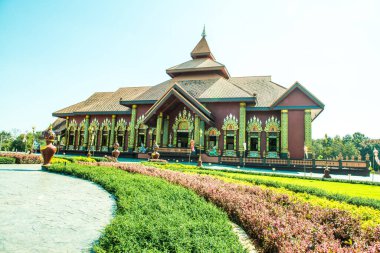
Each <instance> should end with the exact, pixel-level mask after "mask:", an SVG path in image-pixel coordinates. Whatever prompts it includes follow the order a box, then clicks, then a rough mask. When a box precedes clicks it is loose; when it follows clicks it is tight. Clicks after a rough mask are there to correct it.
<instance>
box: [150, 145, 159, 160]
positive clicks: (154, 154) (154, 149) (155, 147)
mask: <svg viewBox="0 0 380 253" xmlns="http://www.w3.org/2000/svg"><path fill="white" fill-rule="evenodd" d="M158 148H159V146H158V144H157V143H156V141H154V142H153V153H152V155H151V159H159V158H160V153H158V152H157V151H158Z"/></svg>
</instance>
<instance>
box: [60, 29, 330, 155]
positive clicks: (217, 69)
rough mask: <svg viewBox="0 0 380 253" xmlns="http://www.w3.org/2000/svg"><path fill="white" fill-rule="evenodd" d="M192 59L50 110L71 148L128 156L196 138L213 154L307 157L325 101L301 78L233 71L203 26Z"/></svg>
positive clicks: (179, 147)
mask: <svg viewBox="0 0 380 253" xmlns="http://www.w3.org/2000/svg"><path fill="white" fill-rule="evenodd" d="M190 55H191V59H190V60H189V61H187V62H184V63H181V64H178V65H175V66H174V67H171V68H168V69H167V70H166V73H167V74H168V75H169V76H170V79H169V80H166V81H164V82H161V83H159V84H157V85H154V86H138V87H123V88H120V89H118V90H116V91H114V92H96V93H94V94H93V95H91V96H90V97H89V98H88V99H86V100H84V101H82V102H79V103H77V104H74V105H71V106H69V107H66V108H64V109H61V110H58V111H56V112H54V113H53V116H56V117H59V118H60V119H58V120H57V121H56V123H55V128H56V131H58V132H59V133H60V143H61V145H63V148H64V149H65V150H66V152H86V151H88V150H91V151H95V152H99V153H109V152H111V151H112V149H113V145H114V143H116V142H117V143H118V144H119V145H120V148H119V149H120V151H121V152H122V155H123V154H124V155H125V156H131V155H134V156H136V155H137V154H138V153H145V152H147V151H149V149H150V148H151V147H152V145H153V143H154V142H156V143H157V144H158V145H159V146H160V149H162V150H163V152H164V153H177V154H180V153H181V152H182V151H183V150H186V151H185V152H184V153H186V152H187V151H188V150H189V145H190V142H191V141H192V140H193V141H194V143H195V149H196V152H199V151H200V152H202V153H204V154H207V155H208V156H210V157H213V156H215V157H242V156H245V157H251V158H263V157H266V158H289V157H290V158H292V159H302V158H303V157H304V152H305V148H304V147H305V146H306V147H310V146H311V142H312V135H311V133H312V121H313V120H314V119H315V118H316V117H317V116H318V115H319V114H320V113H321V112H322V111H323V109H324V104H323V103H322V102H321V101H320V100H319V99H317V98H316V97H315V96H314V95H313V94H312V93H311V92H309V91H308V90H307V89H306V88H305V87H304V86H302V85H301V84H300V83H298V82H296V83H294V84H293V85H292V86H291V87H289V88H285V87H283V86H281V85H279V84H276V83H274V82H273V81H272V80H271V77H270V76H245V77H232V76H230V74H229V72H228V70H227V68H226V66H225V65H223V64H222V63H220V62H218V61H216V59H215V57H214V55H213V54H212V52H211V50H210V48H209V45H208V43H207V41H206V34H205V33H204V32H203V34H202V38H201V40H200V41H199V42H198V44H197V45H196V46H195V48H194V49H193V50H192V51H191V54H190Z"/></svg>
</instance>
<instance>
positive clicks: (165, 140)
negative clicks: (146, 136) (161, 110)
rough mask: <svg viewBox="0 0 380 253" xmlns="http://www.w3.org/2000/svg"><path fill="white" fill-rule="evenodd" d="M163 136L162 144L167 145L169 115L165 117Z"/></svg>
mask: <svg viewBox="0 0 380 253" xmlns="http://www.w3.org/2000/svg"><path fill="white" fill-rule="evenodd" d="M162 138H163V140H162V146H163V147H167V146H168V142H169V115H167V116H166V118H165V119H164V135H163V137H162Z"/></svg>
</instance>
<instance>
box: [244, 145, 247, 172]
mask: <svg viewBox="0 0 380 253" xmlns="http://www.w3.org/2000/svg"><path fill="white" fill-rule="evenodd" d="M243 149H244V151H243V168H244V167H245V152H246V151H247V143H246V142H243Z"/></svg>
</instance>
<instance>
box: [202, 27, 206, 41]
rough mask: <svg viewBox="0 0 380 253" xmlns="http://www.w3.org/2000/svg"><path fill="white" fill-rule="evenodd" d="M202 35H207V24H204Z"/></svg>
mask: <svg viewBox="0 0 380 253" xmlns="http://www.w3.org/2000/svg"><path fill="white" fill-rule="evenodd" d="M202 37H203V38H204V37H206V25H203V32H202Z"/></svg>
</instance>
